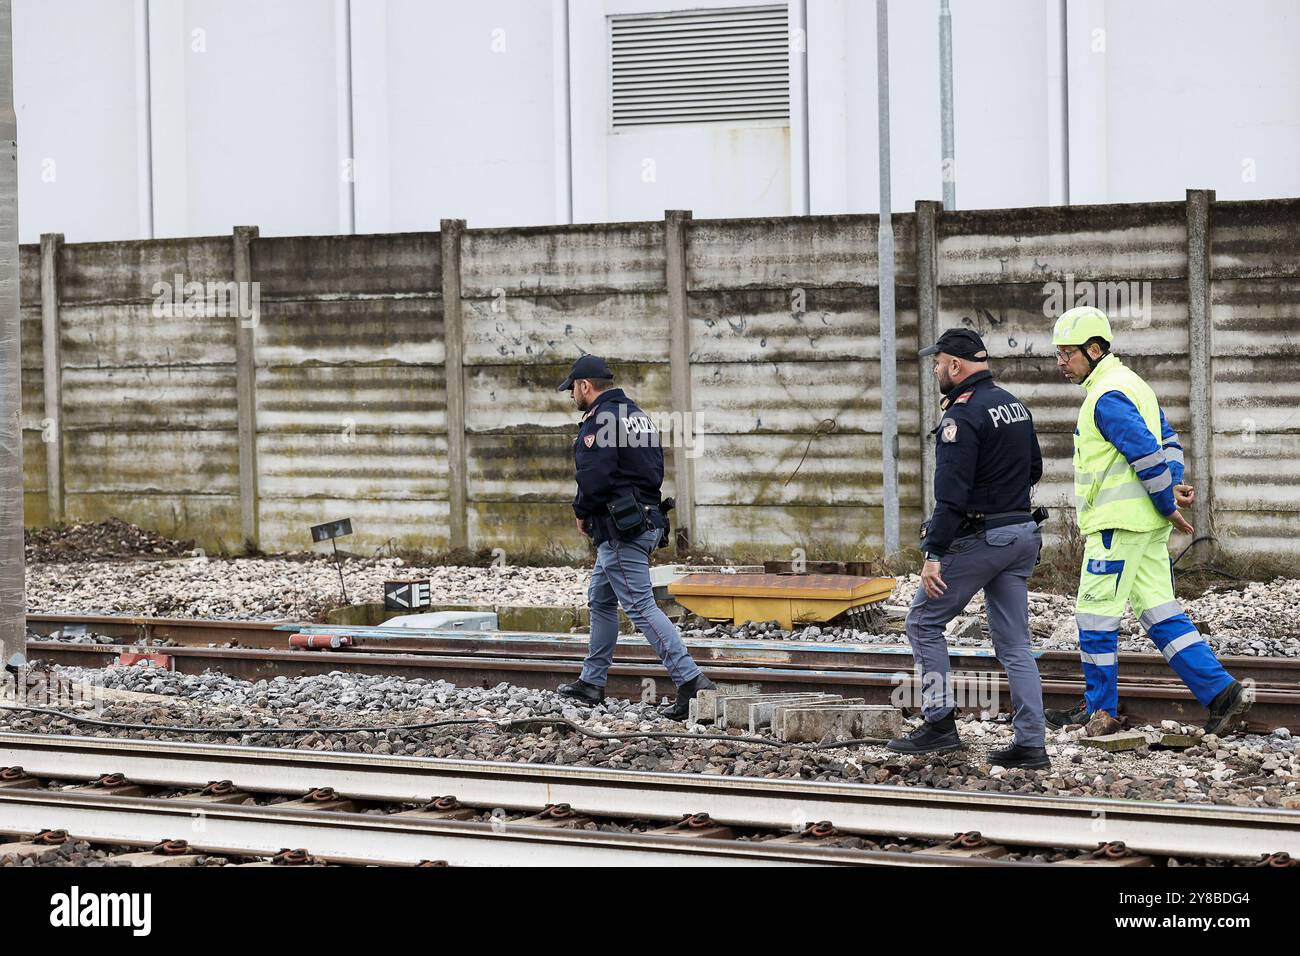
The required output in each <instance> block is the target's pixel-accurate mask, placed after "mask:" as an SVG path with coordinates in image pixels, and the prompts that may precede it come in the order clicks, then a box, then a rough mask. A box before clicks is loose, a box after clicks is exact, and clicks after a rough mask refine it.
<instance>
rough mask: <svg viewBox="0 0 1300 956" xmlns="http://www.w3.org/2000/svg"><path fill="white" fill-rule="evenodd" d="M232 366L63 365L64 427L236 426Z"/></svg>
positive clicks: (177, 428) (72, 429)
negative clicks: (215, 399) (64, 367)
mask: <svg viewBox="0 0 1300 956" xmlns="http://www.w3.org/2000/svg"><path fill="white" fill-rule="evenodd" d="M234 388H235V370H234V368H232V367H230V366H210V367H206V368H193V367H184V366H167V365H163V366H154V367H150V366H143V367H140V366H133V367H129V368H99V369H96V368H69V369H64V371H63V427H64V431H65V432H67V433H69V434H71V433H73V432H81V431H85V430H87V429H113V430H116V429H121V428H133V429H140V430H144V431H158V430H167V431H184V430H191V429H192V430H194V431H196V432H197V431H207V430H211V429H228V430H231V431H232V432H233V431H234V429H235V427H236V421H235V403H234V402H233V401H220V400H218V401H214V400H213V399H214V396H216V397H218V398H225V397H226V396H233V395H234Z"/></svg>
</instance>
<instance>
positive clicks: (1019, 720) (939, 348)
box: [888, 329, 1050, 768]
mask: <svg viewBox="0 0 1300 956" xmlns="http://www.w3.org/2000/svg"><path fill="white" fill-rule="evenodd" d="M920 354H921V355H922V356H929V355H933V356H934V375H935V378H936V379H938V382H939V388H940V389H941V390H942V391H943V395H944V398H943V401H942V403H941V408H942V409H943V415H942V418H941V419H940V421H939V424H938V426H937V427H936V428H935V429H934V431H933V432H932V433H931V434H933V435H934V436H935V441H936V449H935V475H934V497H935V508H934V514H933V515H932V516H931V517H930V520H929V521H928V522H926V525H925V528H924V539H923V541H922V543H921V549H922V551H923V552H924V554H925V564H924V567H923V569H922V573H921V587H920V588H919V589H918V590H917V592H916V598H915V599H914V600H913V601H912V606H911V608H910V609H909V610H908V613H907V639H908V641H909V642H910V643H911V645H912V655H913V658H914V659H915V661H916V667H917V670H918V672H919V674H920V678H921V704H922V708H921V709H922V714H923V716H924V718H925V720H924V722H923V723H922V724H921V726H920V727H918V728H917V729H916V730H914V731H913V732H912V733H911V734H909V735H908V736H906V737H904V738H901V739H898V740H891V741H890V742H889V744H888V746H889V749H890V750H894V751H897V752H899V753H910V754H923V753H943V752H948V751H952V750H958V749H960V748H961V746H962V744H961V739H960V738H959V737H958V735H957V725H956V719H955V717H956V701H955V698H954V694H953V689H952V685H951V681H950V677H949V670H948V643H947V641H946V640H944V636H943V633H944V628H945V627H946V626H947V625H948V622H949V621H951V620H952V619H953V618H954V617H956V616H957V615H958V614H959V613H961V611H962V609H963V608H965V607H966V604H967V603H968V602H969V601H970V599H971V598H972V597H974V596H975V592H977V591H979V590H981V589H982V590H983V591H984V603H985V606H986V608H987V610H988V622H989V631H990V632H991V634H992V637H993V648H994V652H995V653H996V654H997V657H998V660H999V661H1000V662H1001V664H1002V667H1003V669H1005V670H1006V673H1007V680H1008V683H1009V684H1010V685H1011V710H1012V725H1013V727H1014V728H1015V742H1014V744H1013V746H1011V747H1009V748H1007V749H1005V750H999V751H996V752H994V753H992V754H990V755H989V761H990V763H993V764H996V765H999V766H1003V767H1031V768H1042V767H1048V766H1050V762H1049V760H1048V757H1047V751H1046V749H1045V746H1044V727H1043V693H1042V684H1041V682H1040V681H1039V676H1038V665H1037V664H1036V663H1035V661H1034V658H1033V655H1032V653H1031V652H1030V649H1029V586H1028V581H1029V575H1030V572H1032V571H1033V569H1034V565H1035V564H1036V563H1037V561H1038V554H1039V551H1040V549H1041V547H1042V537H1041V535H1040V533H1039V529H1038V524H1037V522H1036V521H1035V520H1034V516H1033V514H1032V513H1031V512H1030V505H1029V496H1030V487H1031V486H1032V485H1034V484H1036V483H1037V482H1038V479H1039V478H1040V477H1042V474H1043V456H1042V451H1041V449H1040V448H1039V445H1038V436H1037V435H1036V434H1035V432H1034V421H1033V418H1032V417H1031V416H1030V414H1029V410H1028V409H1027V408H1025V406H1024V405H1023V404H1022V403H1021V402H1019V401H1018V400H1017V399H1016V397H1015V396H1014V395H1012V394H1011V393H1010V392H1008V391H1007V390H1006V389H1004V388H1001V387H999V386H998V385H996V384H995V383H994V381H993V374H992V372H990V371H989V361H988V358H989V355H988V351H987V350H986V349H985V348H984V342H983V341H982V340H981V339H980V337H979V336H978V335H976V334H975V333H974V332H972V331H971V330H969V329H949V330H948V331H947V332H944V333H943V335H941V336H940V337H939V341H938V342H936V343H935V344H934V345H932V346H930V347H929V348H925V349H922V350H921V352H920Z"/></svg>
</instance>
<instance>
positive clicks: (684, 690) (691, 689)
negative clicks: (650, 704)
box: [659, 674, 718, 720]
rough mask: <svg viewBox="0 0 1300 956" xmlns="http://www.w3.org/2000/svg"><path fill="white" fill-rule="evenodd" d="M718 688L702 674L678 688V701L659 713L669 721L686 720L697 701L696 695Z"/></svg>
mask: <svg viewBox="0 0 1300 956" xmlns="http://www.w3.org/2000/svg"><path fill="white" fill-rule="evenodd" d="M717 686H718V685H717V684H715V683H713V681H711V680H709V679H708V678H707V677H705V676H704V675H703V674H700V675H699V676H697V677H695V678H694V679H692V680H688V681H687V682H686V683H685V684H682V685H681V686H680V687H678V688H677V699H676V700H674V701H673V702H672V704H671V705H670V706H668V707H666V708H664V709H663V710H661V711H659V713H660V714H661V715H663V716H664V717H667V718H668V719H669V720H685V719H686V718H687V717H688V716H689V715H690V712H691V708H690V704H691V701H693V700H694V699H695V695H696V694H698V693H699V692H700V691H702V690H711V689H713V688H715V687H717Z"/></svg>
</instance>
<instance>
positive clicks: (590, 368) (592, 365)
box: [555, 355, 614, 392]
mask: <svg viewBox="0 0 1300 956" xmlns="http://www.w3.org/2000/svg"><path fill="white" fill-rule="evenodd" d="M613 377H614V373H613V372H611V371H610V370H609V365H608V364H606V362H605V360H604V359H603V358H601V357H600V356H599V355H584V356H583V357H582V358H580V359H578V361H576V362H574V363H573V368H571V369H570V370H569V377H568V378H566V379H565V380H564V381H563V382H561V383H560V384H559V386H558V387H557V388H556V389H555V390H556V391H557V392H567V391H568V390H569V389H571V388H573V383H574V382H576V381H577V380H578V379H580V378H608V379H612V378H613Z"/></svg>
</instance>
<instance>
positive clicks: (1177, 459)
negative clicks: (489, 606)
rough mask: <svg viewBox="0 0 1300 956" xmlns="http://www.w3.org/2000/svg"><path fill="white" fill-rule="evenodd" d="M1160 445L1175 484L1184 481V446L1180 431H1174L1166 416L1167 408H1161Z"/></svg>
mask: <svg viewBox="0 0 1300 956" xmlns="http://www.w3.org/2000/svg"><path fill="white" fill-rule="evenodd" d="M1160 447H1161V448H1162V449H1163V450H1164V453H1165V461H1167V462H1169V473H1170V474H1171V475H1173V476H1174V484H1176V485H1181V484H1182V483H1183V471H1184V467H1185V466H1184V464H1183V446H1182V445H1181V444H1180V443H1179V441H1178V432H1176V431H1174V430H1173V428H1172V427H1171V426H1170V424H1169V420H1168V419H1167V418H1165V410H1164V409H1163V408H1162V409H1160Z"/></svg>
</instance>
